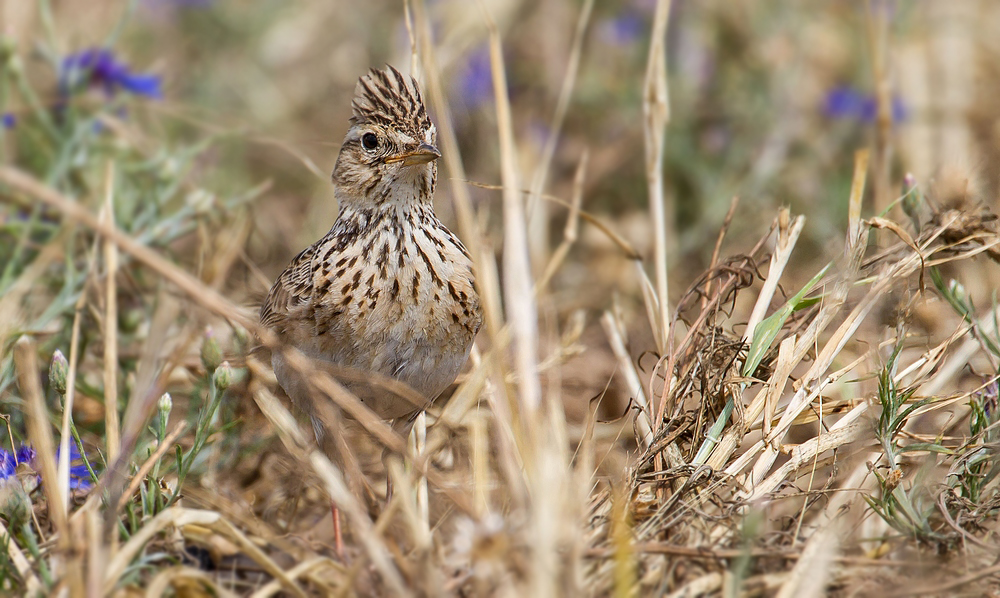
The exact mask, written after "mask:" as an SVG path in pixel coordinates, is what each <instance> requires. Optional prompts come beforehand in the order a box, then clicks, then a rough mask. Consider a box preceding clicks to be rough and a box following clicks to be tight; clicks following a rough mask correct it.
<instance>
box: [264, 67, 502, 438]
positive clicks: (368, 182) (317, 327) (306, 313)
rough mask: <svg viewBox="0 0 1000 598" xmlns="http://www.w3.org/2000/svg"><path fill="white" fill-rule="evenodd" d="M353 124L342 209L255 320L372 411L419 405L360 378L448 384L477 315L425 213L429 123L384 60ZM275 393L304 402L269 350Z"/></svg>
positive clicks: (432, 151)
mask: <svg viewBox="0 0 1000 598" xmlns="http://www.w3.org/2000/svg"><path fill="white" fill-rule="evenodd" d="M352 107H353V112H354V115H353V117H352V118H351V126H350V129H349V130H348V132H347V135H346V136H345V138H344V143H343V145H342V147H341V150H340V155H339V157H338V159H337V164H336V166H335V167H334V171H333V183H334V193H335V195H336V197H337V200H338V202H339V205H340V213H339V215H338V217H337V220H336V222H335V223H334V224H333V227H332V228H331V229H330V232H328V233H327V234H326V236H324V237H323V238H322V239H320V240H319V241H317V242H316V243H314V244H313V245H311V246H310V247H308V248H306V249H305V250H304V251H302V253H300V254H299V255H298V256H296V257H295V258H294V259H293V260H292V262H291V264H289V265H288V267H287V268H286V269H285V271H284V272H283V273H282V274H281V275H280V276H279V277H278V279H277V280H276V281H275V283H274V285H273V286H272V287H271V291H270V293H269V294H268V297H267V300H266V301H265V302H264V305H263V306H262V307H261V310H260V321H261V323H262V324H263V325H264V326H267V327H269V328H271V329H273V330H274V331H275V332H276V333H277V334H278V335H279V337H280V338H281V340H282V341H283V342H285V343H287V344H288V345H291V346H294V347H296V348H298V349H299V350H301V351H302V352H303V353H305V354H306V355H308V356H309V357H312V358H314V359H316V360H318V361H320V362H325V363H329V364H332V365H333V366H335V367H336V368H337V369H340V370H341V371H343V370H347V371H349V372H352V373H354V374H355V375H351V376H344V377H342V382H343V383H344V384H345V386H347V387H348V388H349V389H350V390H352V391H353V392H354V393H355V394H356V395H358V397H359V398H360V399H361V400H362V401H363V402H365V403H366V404H367V405H368V406H369V407H370V408H371V409H373V410H374V411H375V412H376V413H377V414H379V415H380V416H382V417H383V418H386V419H392V418H399V417H403V416H405V415H407V414H410V413H413V412H415V411H416V410H417V409H418V408H417V407H416V406H414V405H412V404H411V403H410V402H409V401H407V400H405V399H403V398H401V397H399V396H397V395H395V394H393V393H390V392H387V391H385V390H384V389H383V388H380V387H379V386H378V385H371V384H365V383H364V382H363V380H364V376H365V374H367V373H372V372H374V373H375V374H379V375H382V376H385V377H388V378H392V379H395V380H398V381H400V382H403V383H405V384H407V385H409V386H410V387H412V388H413V389H414V390H416V391H417V392H418V393H420V395H422V396H423V397H424V398H426V399H427V400H428V401H432V400H434V399H435V398H436V397H437V396H438V395H440V394H441V392H442V391H443V390H444V389H445V388H447V387H448V385H450V384H451V383H452V382H453V381H454V379H455V376H456V375H457V374H458V372H459V370H460V369H461V368H462V366H463V365H464V364H465V361H466V360H467V358H468V355H469V350H470V348H471V346H472V342H473V339H474V338H475V336H476V333H477V332H478V330H479V327H480V325H481V322H482V316H481V314H480V306H479V296H478V295H477V294H476V290H475V288H474V286H473V281H474V276H473V272H472V261H471V260H470V258H469V255H468V252H467V251H466V250H465V247H464V246H463V245H462V243H461V242H460V241H459V240H458V239H457V238H456V237H455V235H454V234H452V233H451V231H449V230H448V229H447V228H445V226H444V225H443V224H441V222H440V221H439V220H438V219H437V217H436V216H435V215H434V211H433V206H432V204H431V200H432V196H433V193H434V187H435V184H436V180H437V164H436V159H437V158H438V157H440V154H439V153H438V151H437V149H436V148H435V147H434V146H435V143H436V141H437V139H436V136H437V133H436V129H435V127H434V125H433V124H432V123H431V121H430V119H429V118H428V116H427V112H426V110H425V108H424V104H423V101H422V99H421V97H420V92H419V91H418V89H417V85H416V82H415V81H414V80H413V79H412V78H410V77H405V76H403V75H402V74H401V73H400V72H399V71H397V70H396V69H394V68H392V67H388V68H387V69H386V70H383V71H380V70H372V71H371V72H369V73H368V74H367V75H366V76H364V77H362V78H361V79H360V81H359V82H358V85H357V88H356V90H355V97H354V101H353V104H352ZM272 365H273V366H274V372H275V375H276V377H277V379H278V382H279V383H280V384H281V386H282V388H283V389H284V390H285V392H286V393H287V394H288V395H289V396H290V397H291V398H292V399H293V400H294V401H296V402H297V403H299V404H300V405H303V406H305V407H308V405H309V398H308V394H309V392H310V391H309V388H308V386H307V383H306V382H305V381H304V380H301V379H300V378H299V377H298V376H297V375H296V374H295V373H294V372H293V371H291V370H290V368H289V367H288V366H287V364H286V363H285V359H284V357H283V356H282V353H281V352H280V351H276V352H274V354H273V356H272Z"/></svg>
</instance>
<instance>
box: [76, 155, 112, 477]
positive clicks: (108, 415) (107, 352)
mask: <svg viewBox="0 0 1000 598" xmlns="http://www.w3.org/2000/svg"><path fill="white" fill-rule="evenodd" d="M114 197H115V163H114V162H113V161H110V160H109V161H108V165H107V168H106V170H105V174H104V212H103V214H104V216H105V218H106V219H107V220H106V222H107V224H108V226H110V227H111V228H114V227H115V201H114ZM104 276H105V277H106V278H105V284H106V286H105V293H104V295H105V296H104V301H105V307H106V309H105V314H104V428H105V430H106V432H105V436H106V439H107V447H108V457H107V458H108V461H109V462H113V461H115V460H116V459H118V454H119V453H120V452H121V434H120V431H119V429H118V287H117V277H118V246H117V245H115V243H114V242H113V241H112V240H111V239H108V238H105V239H104ZM64 432H65V431H64ZM64 450H65V449H64Z"/></svg>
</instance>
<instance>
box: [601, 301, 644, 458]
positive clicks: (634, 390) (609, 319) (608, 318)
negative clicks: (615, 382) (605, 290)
mask: <svg viewBox="0 0 1000 598" xmlns="http://www.w3.org/2000/svg"><path fill="white" fill-rule="evenodd" d="M601 325H602V326H604V333H605V334H606V335H607V337H608V342H609V343H610V344H611V350H612V352H613V353H614V354H615V357H617V358H618V367H619V368H620V369H621V371H622V375H623V376H625V385H626V387H627V388H628V392H629V396H631V397H632V398H633V399H635V402H636V404H637V405H638V406H639V409H638V410H637V413H636V417H635V419H636V428H637V431H638V438H637V440H638V441H639V445H640V446H641V447H642V448H643V450H645V449H648V448H649V447H650V446H652V444H653V426H652V424H651V422H650V421H649V401H648V400H647V398H646V393H645V391H643V389H642V382H641V380H640V378H639V372H637V371H636V369H635V366H634V365H633V364H632V358H631V356H629V354H628V350H627V349H626V348H625V341H624V340H623V339H622V332H621V330H620V328H619V325H618V322H617V319H616V318H615V317H614V316H613V315H612V314H611V312H608V311H606V312H604V315H603V316H601Z"/></svg>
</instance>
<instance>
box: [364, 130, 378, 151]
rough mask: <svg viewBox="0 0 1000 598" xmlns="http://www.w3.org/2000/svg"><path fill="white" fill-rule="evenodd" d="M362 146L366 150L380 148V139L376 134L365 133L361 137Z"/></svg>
mask: <svg viewBox="0 0 1000 598" xmlns="http://www.w3.org/2000/svg"><path fill="white" fill-rule="evenodd" d="M361 145H362V146H364V148H365V149H366V150H373V149H375V148H376V147H378V137H376V136H375V133H365V134H364V135H362V136H361Z"/></svg>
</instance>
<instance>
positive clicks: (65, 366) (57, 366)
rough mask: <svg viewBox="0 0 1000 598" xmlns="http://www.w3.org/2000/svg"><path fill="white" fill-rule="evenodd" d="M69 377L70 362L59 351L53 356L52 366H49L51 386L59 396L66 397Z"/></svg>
mask: <svg viewBox="0 0 1000 598" xmlns="http://www.w3.org/2000/svg"><path fill="white" fill-rule="evenodd" d="M68 375H69V362H68V361H66V356H65V355H63V352H62V351H60V350H59V349H56V352H55V353H54V354H53V355H52V365H51V366H49V385H50V386H52V388H53V389H55V391H56V392H57V393H59V396H65V395H66V377H67V376H68Z"/></svg>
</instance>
